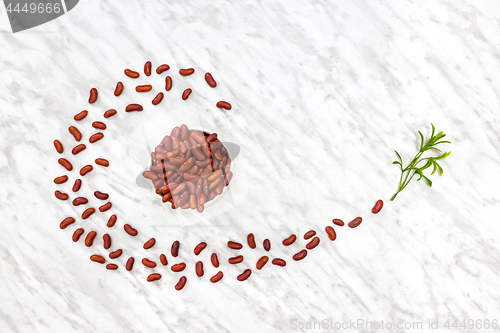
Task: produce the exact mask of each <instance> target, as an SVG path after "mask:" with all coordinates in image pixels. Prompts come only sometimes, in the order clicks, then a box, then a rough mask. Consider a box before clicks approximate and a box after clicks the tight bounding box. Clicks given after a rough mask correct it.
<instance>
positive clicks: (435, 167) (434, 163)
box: [431, 161, 437, 175]
mask: <svg viewBox="0 0 500 333" xmlns="http://www.w3.org/2000/svg"><path fill="white" fill-rule="evenodd" d="M432 165H434V169H433V170H432V172H431V175H433V174H434V172H436V170H437V163H436V162H434V161H432Z"/></svg>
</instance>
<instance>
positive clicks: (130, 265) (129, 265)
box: [125, 257, 161, 281]
mask: <svg viewBox="0 0 500 333" xmlns="http://www.w3.org/2000/svg"><path fill="white" fill-rule="evenodd" d="M134 262H135V259H134V257H130V258H128V260H127V264H126V265H125V269H126V270H127V271H129V272H130V271H131V270H132V268H134ZM151 275H154V274H151ZM151 275H150V276H151ZM158 275H160V274H158ZM160 278H161V275H160ZM157 280H158V279H157ZM148 281H149V277H148Z"/></svg>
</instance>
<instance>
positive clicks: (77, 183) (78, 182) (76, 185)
mask: <svg viewBox="0 0 500 333" xmlns="http://www.w3.org/2000/svg"><path fill="white" fill-rule="evenodd" d="M81 187H82V180H81V179H77V180H75V183H74V184H73V188H72V190H73V192H78V191H79V190H80V188H81Z"/></svg>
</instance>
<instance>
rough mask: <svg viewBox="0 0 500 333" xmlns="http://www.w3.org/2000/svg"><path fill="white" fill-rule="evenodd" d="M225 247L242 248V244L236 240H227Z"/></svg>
mask: <svg viewBox="0 0 500 333" xmlns="http://www.w3.org/2000/svg"><path fill="white" fill-rule="evenodd" d="M227 247H229V248H230V249H233V250H241V249H242V248H243V245H241V244H240V243H237V242H233V241H229V242H227Z"/></svg>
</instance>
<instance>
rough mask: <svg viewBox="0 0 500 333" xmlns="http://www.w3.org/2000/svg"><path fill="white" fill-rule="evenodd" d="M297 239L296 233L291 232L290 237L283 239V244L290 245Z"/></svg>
mask: <svg viewBox="0 0 500 333" xmlns="http://www.w3.org/2000/svg"><path fill="white" fill-rule="evenodd" d="M296 240H297V236H295V235H294V234H291V235H290V237H288V238H287V239H285V240H283V245H285V246H290V245H292V244H293V243H295V241H296Z"/></svg>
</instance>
